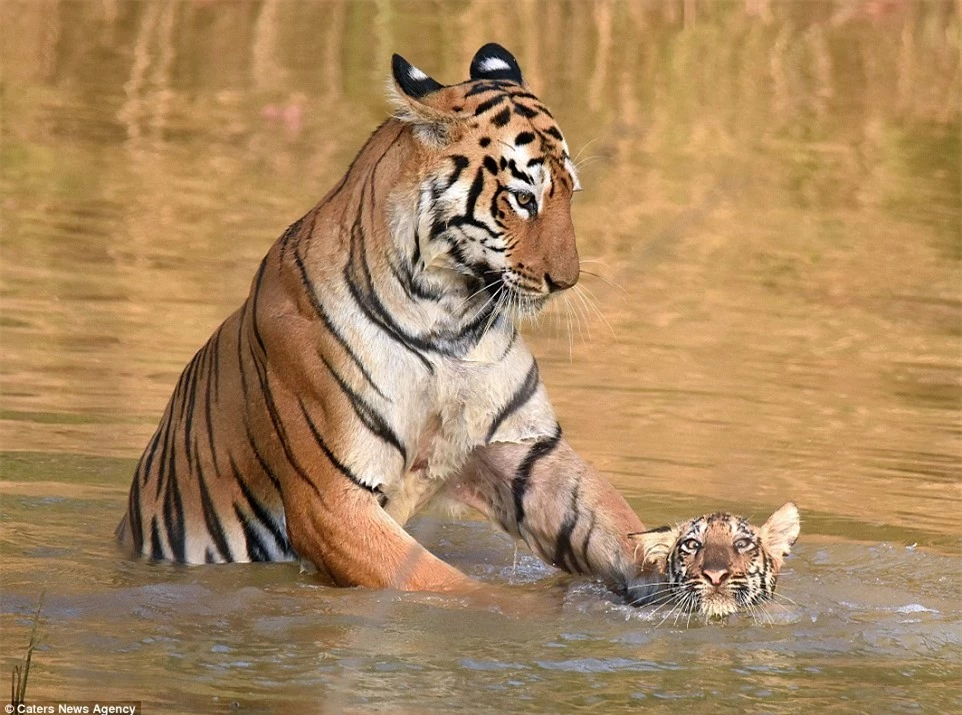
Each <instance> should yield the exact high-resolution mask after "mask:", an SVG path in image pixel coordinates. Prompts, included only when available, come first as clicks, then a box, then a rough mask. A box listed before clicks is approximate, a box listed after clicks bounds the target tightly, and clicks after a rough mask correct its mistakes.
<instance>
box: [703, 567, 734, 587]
mask: <svg viewBox="0 0 962 715" xmlns="http://www.w3.org/2000/svg"><path fill="white" fill-rule="evenodd" d="M701 575H702V576H704V577H705V580H706V581H708V583H710V584H711V585H712V586H721V585H722V584H723V583H724V582H725V581H727V580H728V577H729V576H730V575H731V573H730V572H729V571H728V569H704V570H703V571H702V572H701Z"/></svg>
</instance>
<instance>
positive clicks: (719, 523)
mask: <svg viewBox="0 0 962 715" xmlns="http://www.w3.org/2000/svg"><path fill="white" fill-rule="evenodd" d="M798 532H799V519H798V509H797V508H796V507H795V505H794V504H792V503H791V502H788V503H787V504H785V505H783V506H782V507H781V508H779V509H778V510H777V511H776V512H775V513H774V514H772V515H771V516H770V517H769V518H768V521H766V522H765V523H764V524H762V526H760V527H756V526H753V525H752V524H750V523H748V520H747V519H745V518H744V517H741V516H733V515H731V514H722V513H716V514H706V515H705V516H699V517H697V518H695V519H692V520H691V521H687V522H684V523H682V524H678V525H676V526H673V527H671V526H665V527H661V528H659V529H652V530H650V531H643V532H640V533H638V534H630V535H629V536H630V538H631V539H632V540H633V541H635V543H636V544H637V545H638V552H639V554H638V555H639V556H640V558H639V563H641V564H643V565H644V566H648V567H652V566H653V567H654V568H655V570H656V571H658V572H659V573H660V574H661V575H662V576H663V579H662V582H661V583H660V584H659V586H658V587H656V588H654V589H649V591H648V593H647V595H646V596H645V598H644V599H642V603H641V604H639V605H643V604H644V603H648V604H659V605H661V604H666V611H667V612H668V613H669V614H670V613H671V612H672V610H670V609H677V612H685V613H700V614H701V615H703V616H705V617H706V618H718V617H724V616H728V615H730V614H732V613H735V612H736V611H739V610H742V609H747V610H749V611H751V610H752V609H753V608H754V606H756V605H758V604H760V603H763V602H765V601H771V600H772V599H773V596H774V594H775V582H776V580H777V579H778V572H779V569H781V567H782V564H783V563H784V562H785V557H786V556H788V553H789V551H790V550H791V548H792V545H793V544H794V543H795V540H796V539H797V538H798ZM669 604H670V605H669Z"/></svg>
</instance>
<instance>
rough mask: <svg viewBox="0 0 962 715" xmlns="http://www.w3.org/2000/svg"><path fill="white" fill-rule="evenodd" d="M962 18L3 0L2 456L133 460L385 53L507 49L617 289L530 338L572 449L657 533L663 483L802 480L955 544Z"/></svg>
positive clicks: (723, 490) (947, 8) (820, 6)
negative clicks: (555, 122) (560, 152)
mask: <svg viewBox="0 0 962 715" xmlns="http://www.w3.org/2000/svg"><path fill="white" fill-rule="evenodd" d="M959 18H960V4H959V3H958V2H926V3H909V2H898V1H897V0H889V1H885V0H878V1H871V2H841V1H840V2H806V3H797V2H769V1H767V0H745V2H697V1H695V0H685V1H683V2H663V3H645V2H629V1H627V0H625V1H622V2H617V1H614V0H600V1H598V2H551V1H542V2H539V1H536V0H523V1H521V2H495V1H493V0H492V1H484V0H476V1H473V2H431V3H406V2H390V1H387V0H385V1H381V2H334V1H325V2H323V3H294V2H278V1H277V0H266V1H265V2H230V3H217V2H205V1H202V0H194V1H184V2H149V3H146V2H145V3H133V2H117V1H116V0H103V1H102V2H79V1H78V2H63V1H61V2H56V1H46V2H33V1H31V2H26V1H19V2H18V1H16V0H12V1H11V0H8V1H7V2H5V3H4V4H3V6H2V8H0V21H2V23H3V26H4V36H3V57H2V61H3V67H4V81H3V85H2V92H3V95H2V99H3V112H2V117H0V120H2V123H3V124H2V128H3V143H2V147H0V158H2V165H3V173H2V177H0V181H2V185H0V189H2V218H0V221H2V224H0V228H2V236H3V254H2V278H3V303H2V350H3V374H2V383H0V387H2V392H3V395H2V410H3V413H2V415H0V417H2V418H3V421H2V429H3V444H2V447H3V448H4V449H11V450H34V451H63V452H75V453H87V454H94V455H100V456H124V457H135V456H137V455H138V454H139V452H140V450H141V448H142V446H143V444H144V443H145V442H146V440H147V438H148V436H149V434H150V433H151V432H152V430H153V428H154V425H155V424H156V422H157V420H158V419H159V416H160V413H161V411H162V410H163V406H164V404H165V402H166V400H167V398H168V396H169V393H170V390H171V388H172V385H173V383H174V381H175V380H176V376H177V374H178V373H179V371H180V369H181V368H182V366H183V365H184V364H185V362H186V361H187V359H188V358H189V356H190V355H191V354H192V353H193V351H194V350H196V349H197V347H199V346H200V345H201V344H202V343H203V341H204V340H205V339H206V338H207V336H208V335H209V334H210V332H211V331H212V330H213V328H214V327H216V325H217V324H218V323H219V321H220V320H222V319H223V318H224V317H226V315H227V314H228V313H229V312H230V311H232V310H233V309H234V308H235V307H236V306H237V305H238V304H239V302H240V301H241V300H242V299H243V297H244V296H245V294H246V290H247V287H248V284H249V281H250V279H251V276H252V275H253V271H254V268H255V266H256V264H257V262H258V260H259V259H260V257H261V256H262V255H263V253H264V252H265V251H266V249H267V247H268V245H269V244H270V242H271V241H272V240H273V238H274V237H276V236H277V235H279V234H280V233H281V232H282V230H283V229H284V227H285V226H286V225H287V224H288V223H290V222H291V221H293V220H294V219H296V218H297V217H298V216H300V215H302V214H303V213H304V212H305V211H306V210H307V209H308V208H309V207H310V206H311V205H312V204H313V203H314V202H315V201H316V200H318V199H319V198H320V197H321V196H322V195H323V194H324V193H325V192H326V190H327V188H328V187H330V186H331V185H332V184H333V182H334V181H335V180H336V179H337V178H338V176H339V175H340V174H341V173H342V172H343V171H344V169H345V167H346V166H347V164H348V163H349V161H350V159H351V157H352V156H353V154H354V152H356V150H357V148H358V147H359V146H360V144H361V142H362V141H363V139H364V137H365V136H366V135H367V134H368V132H370V131H371V130H372V129H373V128H374V127H375V126H376V125H377V124H378V123H379V122H380V121H381V120H382V118H383V117H384V116H385V114H386V112H387V107H386V103H385V101H384V99H383V95H384V84H385V78H386V77H387V75H388V67H389V59H390V55H391V53H392V52H395V51H397V52H400V53H402V54H404V55H405V56H406V57H408V58H409V59H411V60H412V61H414V62H415V63H416V64H417V65H419V66H420V67H422V68H424V69H426V70H428V71H429V72H431V74H432V75H434V76H436V77H437V78H439V79H440V80H441V81H447V82H454V81H459V80H460V79H462V78H463V77H464V76H465V74H466V69H467V65H468V62H469V60H470V57H471V55H472V54H473V52H474V51H475V49H476V48H477V47H478V46H480V45H481V44H483V43H484V42H487V41H489V40H492V39H494V40H497V41H500V42H502V43H504V44H505V45H506V46H507V47H509V48H511V49H512V50H513V51H514V52H516V54H517V55H518V57H519V60H520V62H521V65H522V67H523V68H524V71H525V74H526V77H527V78H528V81H529V83H530V85H531V86H532V88H533V89H534V91H536V92H537V93H538V94H539V95H540V96H542V97H543V98H544V99H545V101H546V102H547V103H548V104H549V106H551V107H552V109H553V110H554V111H555V113H556V115H557V116H558V118H559V120H560V123H561V125H562V126H563V127H564V128H565V131H566V133H567V135H568V138H569V142H570V143H571V145H572V147H573V149H574V151H575V153H576V154H578V155H579V156H578V161H579V164H580V166H581V170H582V175H583V180H582V183H583V184H584V185H585V186H586V189H587V190H586V191H585V192H584V193H583V194H582V195H580V196H579V197H578V202H577V203H576V208H575V211H576V216H575V221H576V225H577V226H578V228H579V232H580V239H579V240H580V246H581V252H582V256H583V257H584V258H585V264H584V268H585V270H586V272H590V273H597V274H600V276H601V278H595V277H593V276H592V275H585V277H584V279H583V283H582V284H583V286H584V290H583V292H582V293H580V294H577V295H576V294H572V295H570V296H568V297H567V299H566V301H561V302H559V304H558V305H557V306H556V307H555V309H554V310H552V311H551V312H549V314H548V315H546V316H545V317H544V318H543V319H542V321H541V322H540V323H539V324H538V325H535V326H532V327H531V328H530V330H529V336H530V340H531V342H532V344H533V347H534V350H535V352H536V354H537V355H539V356H540V357H541V361H542V365H543V372H544V374H545V375H546V378H547V380H548V382H549V386H550V389H551V391H552V394H553V397H554V400H555V402H556V405H557V407H558V409H559V412H560V416H561V418H562V423H563V424H564V426H565V429H566V431H567V433H568V434H569V435H570V436H571V438H572V439H573V441H574V443H575V444H576V445H578V446H579V447H580V448H581V449H582V451H583V452H584V453H585V454H586V455H587V456H588V457H589V458H590V459H591V460H592V461H594V462H595V463H596V464H598V465H599V466H600V467H601V468H602V469H604V470H606V471H607V472H608V473H610V474H611V475H612V478H613V479H614V480H615V481H616V482H617V483H618V484H619V486H621V487H622V488H623V489H624V490H625V491H626V492H627V493H628V494H629V496H630V498H631V499H632V502H633V504H634V505H635V506H636V507H637V508H638V509H639V511H640V513H641V514H642V515H643V516H644V517H645V518H646V519H649V520H654V521H658V520H662V519H668V518H680V517H681V516H684V515H681V514H674V513H668V512H667V511H665V509H664V507H659V499H658V497H657V495H659V494H669V493H670V494H675V495H684V496H688V497H690V498H691V503H692V507H693V508H692V511H693V512H695V511H701V510H703V509H704V508H710V507H713V506H716V505H719V504H721V505H724V506H738V505H739V504H748V505H751V506H753V507H754V506H757V507H758V508H759V510H760V511H764V509H766V508H768V507H770V506H771V505H775V504H778V503H781V502H782V501H784V500H786V499H788V498H791V499H795V500H796V501H798V502H799V504H800V505H801V507H802V510H803V512H805V513H808V514H811V515H814V516H816V517H817V518H821V520H822V521H820V522H818V523H820V524H821V526H822V528H825V529H829V530H832V529H834V530H835V532H836V533H845V534H847V535H850V536H856V537H858V536H860V535H861V534H863V533H864V526H865V524H875V525H884V526H889V527H900V528H913V529H917V530H919V532H918V533H921V534H922V535H923V538H928V539H929V540H930V541H932V542H933V543H939V544H944V543H945V539H944V537H945V536H946V535H952V534H955V533H956V531H957V529H956V527H955V526H954V524H955V518H956V517H957V515H958V510H959V506H960V501H962V491H960V489H962V488H960V479H959V477H960V429H959V409H960V356H959V337H960V329H959V320H960V305H962V303H960V279H962V273H960V268H959V259H960V256H962V250H960V235H959V224H960V198H959V192H960V189H959V173H960V164H959V100H960V97H959V86H960V75H959V51H960V47H959ZM598 313H601V314H602V315H601V316H599V315H598ZM649 494H653V495H655V496H646V495H649ZM118 509H119V506H118ZM118 513H119V511H118ZM926 534H928V536H927V537H926V536H925V535H926Z"/></svg>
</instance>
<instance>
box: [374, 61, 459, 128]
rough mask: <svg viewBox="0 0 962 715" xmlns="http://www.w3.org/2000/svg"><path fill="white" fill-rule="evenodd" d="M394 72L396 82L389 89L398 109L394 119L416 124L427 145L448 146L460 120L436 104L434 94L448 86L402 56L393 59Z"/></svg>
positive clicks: (392, 69)
mask: <svg viewBox="0 0 962 715" xmlns="http://www.w3.org/2000/svg"><path fill="white" fill-rule="evenodd" d="M391 71H392V75H393V79H394V82H393V86H391V87H390V88H389V89H390V94H391V101H392V103H393V104H394V107H395V112H394V116H395V117H396V118H397V119H400V120H401V121H402V122H405V123H407V124H413V125H414V126H415V127H416V129H417V131H416V134H417V136H418V137H420V138H421V139H422V140H423V141H424V142H425V143H427V144H433V145H435V146H440V145H442V144H444V143H445V141H446V139H447V136H448V133H449V128H450V126H451V125H452V124H453V123H455V122H456V121H457V119H458V118H457V116H456V115H454V114H452V113H451V112H448V111H446V110H444V109H443V108H442V107H440V106H439V104H438V103H437V102H434V101H432V95H433V94H434V93H435V92H437V91H438V90H441V89H444V85H443V84H441V83H440V82H438V81H437V80H436V79H433V78H432V77H429V76H428V75H427V74H426V73H424V72H422V71H421V70H419V69H418V68H417V67H415V66H414V65H412V64H411V63H410V62H408V61H407V60H406V59H404V58H403V57H401V55H394V56H393V57H392V58H391Z"/></svg>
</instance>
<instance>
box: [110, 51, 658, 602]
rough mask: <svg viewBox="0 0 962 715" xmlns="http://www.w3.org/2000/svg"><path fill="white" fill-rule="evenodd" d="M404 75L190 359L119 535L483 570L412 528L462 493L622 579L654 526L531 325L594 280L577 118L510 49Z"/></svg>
mask: <svg viewBox="0 0 962 715" xmlns="http://www.w3.org/2000/svg"><path fill="white" fill-rule="evenodd" d="M392 72H393V82H392V88H391V98H392V101H393V103H394V114H393V116H391V117H390V118H389V119H387V120H386V121H385V122H384V123H383V124H381V126H380V127H378V128H377V129H376V130H375V131H374V133H373V134H372V135H371V137H370V138H369V139H368V140H367V142H366V143H365V144H364V146H363V147H362V148H361V150H360V152H359V153H358V155H357V156H356V157H355V159H354V161H353V162H352V163H351V165H350V166H349V167H348V168H347V170H346V172H345V174H344V176H343V178H342V179H341V180H340V181H339V182H338V183H337V184H336V185H335V186H334V187H333V188H332V189H331V190H330V191H329V192H328V194H327V195H326V196H325V197H324V198H323V199H321V200H320V202H319V203H318V204H317V205H316V206H314V207H313V208H312V209H311V210H310V211H308V212H307V214H306V215H305V216H303V217H302V218H301V219H299V220H298V221H295V222H294V223H293V224H292V225H291V226H290V227H289V228H288V229H287V230H286V231H285V232H284V233H283V235H282V236H281V237H280V238H278V239H277V241H276V242H275V243H274V244H273V246H272V247H271V248H270V250H269V251H268V252H267V255H266V257H265V258H264V260H263V261H262V262H261V264H260V266H259V267H258V268H257V270H256V272H255V275H254V279H253V281H252V284H251V289H250V293H249V296H248V298H247V300H246V301H245V302H244V303H243V304H242V305H241V306H240V308H239V309H238V310H237V311H236V312H235V313H234V314H233V315H231V316H229V317H228V318H227V319H226V320H225V322H224V323H223V324H221V326H220V327H219V328H217V330H215V331H214V333H213V335H212V336H211V337H210V339H209V340H208V341H207V343H206V344H205V345H204V346H203V347H202V348H201V349H200V350H199V351H198V352H197V354H196V355H194V357H193V358H192V359H191V360H190V362H189V363H188V364H187V367H186V368H185V369H184V371H183V373H182V374H181V376H180V379H179V380H178V382H177V385H176V387H175V388H174V391H173V395H172V396H171V399H170V401H169V403H168V405H167V408H166V411H165V412H164V415H163V417H162V419H161V421H160V425H159V427H158V428H157V431H156V432H155V433H154V435H153V437H152V438H151V439H150V441H149V443H148V444H147V446H146V449H145V450H144V453H143V456H142V457H141V459H140V462H139V463H138V465H137V468H136V471H135V474H134V478H133V481H132V484H131V489H130V496H129V499H128V503H127V512H126V514H125V516H124V517H123V519H122V521H121V523H120V525H119V526H118V528H117V534H118V537H119V538H120V540H121V542H122V543H123V544H125V545H126V546H127V547H128V548H129V549H130V550H131V551H132V552H134V553H136V554H141V555H144V556H147V557H149V558H152V559H155V560H167V561H176V562H181V563H224V562H236V561H282V560H293V559H298V558H299V559H301V560H302V561H307V562H310V563H311V564H312V565H313V566H314V567H316V569H317V570H318V571H319V572H321V573H322V574H323V575H325V576H326V577H328V579H329V580H330V581H332V582H333V583H335V584H338V585H344V586H367V587H372V588H397V589H407V590H435V591H444V590H457V589H468V588H475V587H476V586H477V585H476V584H475V583H474V582H472V581H471V580H470V579H468V578H467V577H466V576H465V575H464V574H462V573H461V572H460V571H458V570H457V569H456V568H454V567H453V566H451V565H449V564H447V563H445V562H444V561H442V560H441V559H438V558H437V557H435V556H434V555H433V554H431V553H430V552H428V551H427V550H426V549H425V548H424V547H423V546H421V545H420V544H419V543H417V542H416V541H415V539H414V538H413V537H412V536H411V535H410V534H409V533H407V532H406V531H405V530H404V528H403V526H404V524H405V522H406V521H407V520H408V519H409V518H410V517H411V516H412V515H414V514H416V513H418V512H419V511H421V510H422V508H424V507H425V506H426V505H428V504H429V503H430V502H432V501H435V500H436V499H439V498H440V497H442V496H443V497H444V498H445V499H447V500H449V501H454V502H456V503H458V504H461V505H466V506H469V507H473V508H474V509H476V510H477V511H479V512H481V513H482V514H483V515H485V516H487V517H488V518H489V519H491V521H493V522H494V523H495V524H496V525H497V526H499V527H500V528H502V529H504V530H506V531H508V532H509V533H510V534H511V535H513V536H515V537H516V538H519V539H521V540H523V541H524V542H525V543H527V544H528V545H529V546H530V547H531V548H532V550H533V551H534V552H535V553H537V554H538V555H539V556H540V557H541V558H542V559H544V560H545V561H547V562H548V563H551V564H555V565H556V566H557V567H558V568H561V569H564V570H566V571H568V572H571V573H577V574H585V575H589V576H591V577H594V578H598V579H601V580H603V581H605V582H606V583H608V584H610V585H611V586H612V587H613V588H616V589H620V590H622V591H623V590H624V589H625V587H626V586H627V584H628V583H629V582H630V581H631V579H632V578H634V574H635V573H636V571H637V569H636V564H635V563H634V549H633V544H632V543H631V541H630V540H629V539H628V537H627V535H628V533H629V532H637V531H641V530H642V529H643V528H644V526H643V525H642V523H641V522H640V521H639V520H638V517H637V516H635V514H634V513H633V512H632V510H631V509H630V508H629V506H628V504H627V503H626V502H625V500H624V498H623V497H622V496H621V495H620V494H619V493H618V492H617V491H616V490H615V489H614V487H613V486H612V485H611V484H610V483H609V482H608V481H607V480H606V479H604V478H603V477H602V476H601V475H599V474H598V473H597V472H596V471H594V470H593V469H591V468H590V467H589V466H588V465H587V464H586V463H585V462H584V460H582V459H581V458H580V457H579V456H578V454H577V453H576V452H575V451H574V449H572V447H571V445H570V444H568V442H567V440H566V439H564V437H563V436H562V431H561V427H560V426H559V425H558V421H557V418H556V417H555V413H554V409H553V408H552V405H551V402H550V400H549V399H548V395H547V392H546V390H545V386H544V383H543V382H542V379H541V373H540V371H539V370H538V365H537V363H536V362H535V359H534V357H533V356H532V355H531V353H530V351H529V350H528V348H527V346H526V345H525V342H524V339H523V338H522V337H521V335H520V334H519V333H518V330H517V327H516V326H517V322H518V320H519V319H520V318H522V317H525V316H530V315H533V314H536V313H537V312H538V311H540V310H541V308H542V307H543V306H544V305H545V302H546V301H547V300H548V299H549V298H550V297H552V296H554V295H556V294H558V293H560V292H561V291H564V290H567V289H569V288H571V287H572V286H574V285H575V283H576V282H577V280H578V277H579V273H580V264H579V259H578V249H577V246H576V243H575V231H574V225H573V223H572V220H571V201H572V197H573V194H574V192H576V191H578V190H579V188H580V184H579V181H578V176H577V172H576V169H575V166H574V163H573V161H572V157H571V153H570V151H569V149H568V144H567V143H566V141H565V138H564V135H563V134H562V132H561V129H560V128H559V127H558V124H557V123H556V121H555V119H554V117H553V115H552V113H551V112H550V111H549V110H548V108H547V107H546V106H545V105H544V104H543V103H542V102H541V100H540V99H538V97H536V96H535V95H534V94H533V93H532V92H531V90H530V89H529V88H528V87H527V86H526V85H525V82H524V79H523V77H522V74H521V69H520V67H519V65H518V62H517V60H516V59H515V57H514V56H513V55H512V54H511V53H510V52H508V51H507V50H506V49H504V48H503V47H501V46H500V45H497V44H494V43H491V44H488V45H485V46H484V47H482V48H481V49H480V50H478V52H477V53H476V54H475V56H474V58H473V60H472V61H471V66H470V72H469V78H468V79H467V80H466V81H463V82H460V83H457V84H453V85H443V84H441V83H440V82H438V81H437V80H435V79H433V78H432V77H430V76H428V75H427V74H426V73H425V72H423V71H421V70H420V69H418V68H417V67H414V66H413V65H411V64H410V63H409V62H407V61H406V60H405V59H404V58H402V57H400V56H398V55H394V58H393V61H392Z"/></svg>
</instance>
